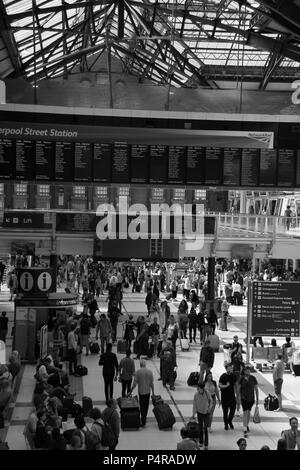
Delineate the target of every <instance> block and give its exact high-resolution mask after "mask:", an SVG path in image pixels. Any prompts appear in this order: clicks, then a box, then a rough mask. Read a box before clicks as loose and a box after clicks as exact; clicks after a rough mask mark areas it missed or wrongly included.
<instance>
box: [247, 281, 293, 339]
mask: <svg viewBox="0 0 300 470" xmlns="http://www.w3.org/2000/svg"><path fill="white" fill-rule="evenodd" d="M299 325H300V282H267V281H255V282H253V287H252V331H251V335H252V336H284V337H286V336H291V337H295V336H300V330H299Z"/></svg>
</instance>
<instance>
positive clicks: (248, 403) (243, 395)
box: [237, 366, 258, 437]
mask: <svg viewBox="0 0 300 470" xmlns="http://www.w3.org/2000/svg"><path fill="white" fill-rule="evenodd" d="M250 370H251V369H250V367H249V366H246V367H245V369H244V373H243V375H242V377H241V378H240V379H239V381H238V384H237V392H238V393H237V399H238V407H239V404H240V403H241V405H242V409H243V425H244V437H248V434H247V433H248V432H249V431H250V429H249V421H250V413H251V408H252V406H253V405H254V401H256V406H258V385H257V380H256V378H255V377H254V376H253V375H251V374H250Z"/></svg>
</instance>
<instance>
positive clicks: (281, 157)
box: [277, 149, 295, 188]
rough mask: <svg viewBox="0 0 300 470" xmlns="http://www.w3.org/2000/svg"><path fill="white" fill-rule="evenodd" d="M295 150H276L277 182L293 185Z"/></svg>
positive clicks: (280, 184)
mask: <svg viewBox="0 0 300 470" xmlns="http://www.w3.org/2000/svg"><path fill="white" fill-rule="evenodd" d="M294 176H295V151H294V149H279V150H278V179H277V184H278V185H279V186H284V187H287V188H291V187H293V186H294Z"/></svg>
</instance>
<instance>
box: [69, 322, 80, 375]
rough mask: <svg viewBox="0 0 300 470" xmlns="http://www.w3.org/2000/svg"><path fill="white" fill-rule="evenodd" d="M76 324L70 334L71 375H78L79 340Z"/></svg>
mask: <svg viewBox="0 0 300 470" xmlns="http://www.w3.org/2000/svg"><path fill="white" fill-rule="evenodd" d="M75 329H76V324H73V325H72V326H71V331H70V332H69V333H68V358H69V375H75V374H76V367H77V345H78V338H77V335H76V334H75Z"/></svg>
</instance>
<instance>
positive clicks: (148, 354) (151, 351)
mask: <svg viewBox="0 0 300 470" xmlns="http://www.w3.org/2000/svg"><path fill="white" fill-rule="evenodd" d="M153 354H154V344H153V343H150V344H149V348H148V351H147V356H148V357H149V359H150V358H151V357H153Z"/></svg>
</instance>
